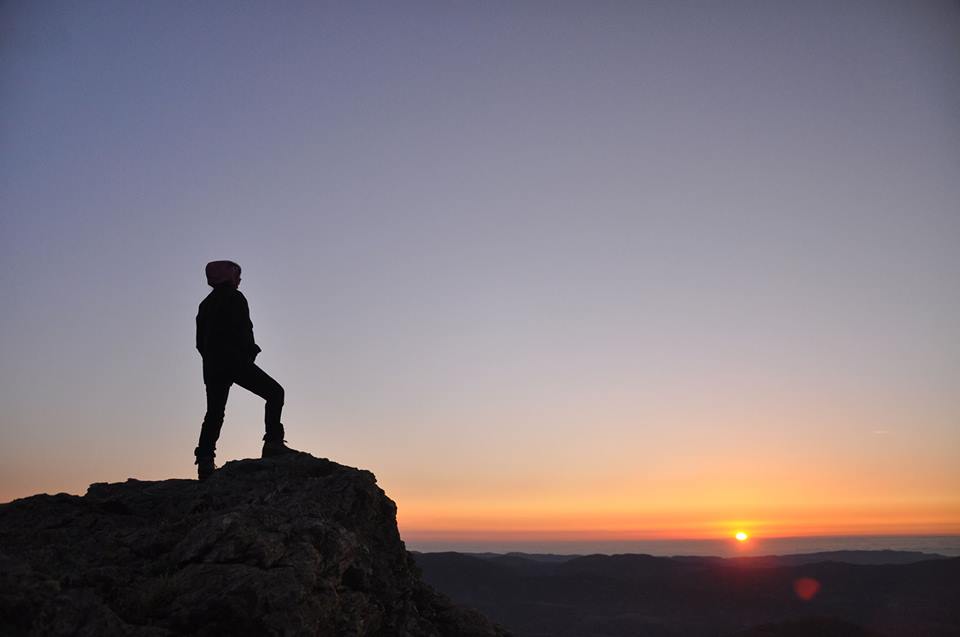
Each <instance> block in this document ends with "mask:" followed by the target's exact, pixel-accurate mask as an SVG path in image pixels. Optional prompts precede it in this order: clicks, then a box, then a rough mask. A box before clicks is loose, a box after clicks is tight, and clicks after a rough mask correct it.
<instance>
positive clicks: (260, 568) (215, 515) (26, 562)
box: [0, 454, 506, 637]
mask: <svg viewBox="0 0 960 637" xmlns="http://www.w3.org/2000/svg"><path fill="white" fill-rule="evenodd" d="M0 634H3V635H144V636H146V635H149V636H158V637H159V636H163V635H398V636H402V635H417V636H421V635H423V636H429V635H435V636H441V635H442V636H446V635H451V636H453V635H456V636H461V635H462V636H473V635H476V636H481V635H505V634H506V633H505V632H504V631H503V630H502V629H500V628H498V627H496V626H494V625H493V624H492V623H490V622H489V621H487V620H486V619H485V618H484V617H483V616H482V615H480V614H479V613H476V612H474V611H470V610H467V609H463V608H460V607H458V606H455V605H453V604H452V603H451V602H450V601H449V600H448V599H447V598H445V597H443V596H441V595H439V594H438V593H436V592H434V591H433V589H431V588H430V587H428V586H427V585H426V584H424V583H423V582H422V581H421V579H420V574H419V570H418V568H417V566H416V565H415V563H414V562H413V559H412V558H411V556H410V555H409V554H408V553H407V551H406V550H405V548H404V545H403V542H402V541H401V540H400V536H399V533H398V531H397V525H396V505H394V503H393V502H392V501H391V500H390V499H389V498H388V497H387V496H386V495H385V494H384V493H383V491H382V490H381V489H380V488H379V487H377V485H376V479H375V478H374V476H373V474H372V473H370V472H368V471H362V470H358V469H353V468H350V467H344V466H341V465H338V464H336V463H334V462H330V461H328V460H324V459H318V458H314V457H312V456H310V455H308V454H297V455H294V456H287V457H281V458H275V459H269V460H241V461H236V462H229V463H227V464H226V466H224V467H223V468H222V469H220V470H219V471H217V472H216V473H215V474H214V475H213V477H211V478H210V479H209V480H207V481H206V482H204V483H199V482H196V481H193V480H164V481H160V482H142V481H138V480H128V481H127V482H125V483H121V484H94V485H91V486H90V488H89V490H88V491H87V494H86V495H85V496H83V497H78V496H71V495H66V494H60V495H54V496H48V495H38V496H33V497H30V498H25V499H22V500H16V501H14V502H12V503H9V504H4V505H0Z"/></svg>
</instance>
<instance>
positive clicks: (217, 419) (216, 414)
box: [203, 409, 224, 425]
mask: <svg viewBox="0 0 960 637" xmlns="http://www.w3.org/2000/svg"><path fill="white" fill-rule="evenodd" d="M223 415H224V410H222V409H221V410H220V411H209V410H208V411H207V413H206V415H205V416H204V417H203V422H205V423H209V424H211V425H222V424H223Z"/></svg>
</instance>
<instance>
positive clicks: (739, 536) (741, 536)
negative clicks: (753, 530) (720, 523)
mask: <svg viewBox="0 0 960 637" xmlns="http://www.w3.org/2000/svg"><path fill="white" fill-rule="evenodd" d="M733 537H735V538H737V542H746V541H747V539H749V538H750V536H749V535H747V534H746V533H745V532H743V531H737V532H736V533H735V534H734V536H733Z"/></svg>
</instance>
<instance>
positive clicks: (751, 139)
mask: <svg viewBox="0 0 960 637" xmlns="http://www.w3.org/2000/svg"><path fill="white" fill-rule="evenodd" d="M0 148H2V153H0V299H2V300H3V302H2V305H3V311H2V312H0V350H2V356H0V502H6V501H9V500H11V499H14V498H18V497H24V496H28V495H31V494H34V493H41V492H47V493H56V492H61V491H65V492H68V493H78V494H82V493H83V492H84V491H85V489H86V487H87V485H88V484H90V483H92V482H103V481H110V482H114V481H123V480H126V479H127V478H128V477H135V478H137V479H142V480H159V479H166V478H171V477H192V476H195V467H194V465H193V448H194V446H195V445H196V439H197V436H198V434H199V429H200V423H201V421H202V418H203V412H204V409H205V402H204V400H205V399H204V387H203V383H202V377H201V367H200V357H199V355H198V353H197V352H196V350H195V349H194V328H195V324H194V318H195V316H196V311H197V305H198V304H199V302H200V301H201V300H202V299H203V298H204V296H205V295H206V294H207V292H208V291H209V288H208V287H207V286H206V283H205V280H204V276H203V268H204V265H205V264H206V262H207V261H210V260H215V259H231V260H234V261H237V262H238V263H240V264H241V266H242V267H243V282H242V283H241V286H240V289H241V291H242V292H243V293H244V294H245V295H246V297H247V299H248V300H249V303H250V307H251V316H252V320H253V323H254V332H255V335H256V339H257V342H258V343H259V345H260V346H261V347H262V348H263V353H262V354H261V355H260V357H259V358H258V360H257V362H258V364H259V365H260V366H261V367H263V368H264V369H265V370H266V371H267V372H268V373H269V374H271V375H272V376H274V377H275V378H276V379H277V380H278V381H279V382H280V383H281V384H282V385H283V386H284V387H285V389H286V405H285V408H284V418H283V421H284V424H285V426H286V432H287V439H288V443H289V444H290V445H291V446H293V447H295V448H298V449H303V450H306V451H309V452H311V453H313V454H314V455H317V456H320V457H328V458H330V459H332V460H335V461H337V462H340V463H343V464H347V465H351V466H358V467H363V468H365V469H369V470H371V471H373V472H374V473H375V474H376V476H377V478H378V482H379V484H380V486H381V487H382V488H383V489H384V490H385V491H386V493H387V494H388V495H389V496H390V497H391V498H392V499H393V500H394V501H396V502H397V505H398V510H399V512H398V520H399V525H400V530H401V534H402V536H403V537H404V539H405V540H407V542H408V544H409V545H411V546H414V547H416V546H421V545H422V546H426V545H430V543H431V542H433V543H434V544H433V545H437V543H443V542H449V541H454V540H457V541H466V540H469V541H474V542H481V543H482V542H489V543H493V544H495V543H496V542H498V541H507V540H517V539H523V540H525V541H532V542H536V541H540V540H543V541H547V540H554V541H560V540H563V541H568V540H590V539H602V540H604V541H610V540H622V539H631V538H711V537H722V536H726V535H728V534H730V533H732V531H733V530H735V529H739V528H744V529H748V530H749V531H750V532H751V533H752V534H754V535H756V536H763V535H766V536H784V535H843V534H953V533H960V469H958V467H960V463H958V462H957V459H958V456H960V400H958V396H960V206H958V203H960V5H958V4H957V3H956V2H932V1H931V2H882V1H869V2H868V1H863V2H845V3H840V4H837V3H834V2H804V3H796V2H786V1H783V2H769V1H761V0H757V1H755V2H742V1H734V2H725V3H709V2H692V3H688V2H606V1H596V2H595V1H591V2H549V3H548V2H535V1H534V2H523V3H517V2H483V3H475V2H409V3H390V2H374V3H368V2H363V1H350V2H302V3H297V2H290V3H283V4H281V5H277V4H275V3H268V2H237V3H214V2H210V3H190V2H162V3H129V2H115V3H114V2H87V3H71V2H43V3H35V2H26V1H21V2H7V3H4V4H3V5H2V6H0ZM262 406H263V403H262V401H261V400H260V399H257V398H256V397H254V396H252V395H250V394H248V393H246V392H244V391H243V390H240V389H238V388H234V390H233V391H232V392H231V396H230V401H229V403H228V405H227V414H226V422H225V424H224V427H223V433H222V435H221V438H220V443H219V446H218V462H220V463H222V462H225V461H227V460H230V459H235V458H244V457H258V455H259V451H260V445H261V441H260V437H261V435H262V427H263V424H262ZM493 544H491V545H493Z"/></svg>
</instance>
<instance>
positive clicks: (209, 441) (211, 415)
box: [193, 382, 230, 458]
mask: <svg viewBox="0 0 960 637" xmlns="http://www.w3.org/2000/svg"><path fill="white" fill-rule="evenodd" d="M229 394H230V383H229V382H214V383H207V413H206V415H205V416H204V417H203V425H202V426H201V427H200V441H199V442H198V443H197V448H196V449H195V450H194V452H193V454H194V455H195V456H196V457H198V458H213V457H214V456H215V455H216V449H217V440H219V438H220V428H221V427H222V426H223V412H224V409H225V408H226V406H227V396H228V395H229Z"/></svg>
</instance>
